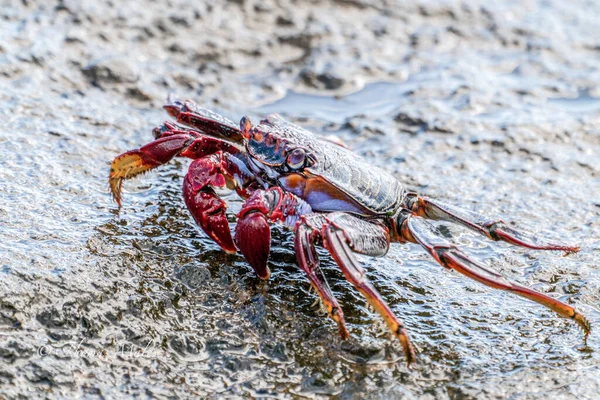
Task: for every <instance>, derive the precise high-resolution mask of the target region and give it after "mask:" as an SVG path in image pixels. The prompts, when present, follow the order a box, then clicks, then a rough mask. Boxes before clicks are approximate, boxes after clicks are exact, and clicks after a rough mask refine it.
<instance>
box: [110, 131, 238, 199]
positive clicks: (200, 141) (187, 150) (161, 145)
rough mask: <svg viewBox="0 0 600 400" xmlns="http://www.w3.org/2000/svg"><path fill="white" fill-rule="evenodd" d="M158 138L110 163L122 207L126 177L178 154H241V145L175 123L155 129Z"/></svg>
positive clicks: (112, 187)
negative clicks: (184, 128)
mask: <svg viewBox="0 0 600 400" xmlns="http://www.w3.org/2000/svg"><path fill="white" fill-rule="evenodd" d="M154 135H155V136H156V137H157V138H158V139H157V140H155V141H153V142H150V143H148V144H146V145H144V146H142V147H140V148H139V149H135V150H130V151H128V152H126V153H123V154H121V155H120V156H117V157H115V159H114V160H113V161H112V163H111V166H110V174H109V178H108V182H109V185H110V190H111V192H112V196H113V199H114V200H115V201H116V202H117V204H118V206H119V208H120V207H121V190H122V187H123V180H125V179H130V178H133V177H135V176H138V175H140V174H142V173H144V172H147V171H150V170H151V169H153V168H156V167H158V166H160V165H163V164H166V163H168V162H169V161H171V160H172V159H173V158H174V157H177V156H181V157H189V158H200V157H204V156H206V155H208V154H213V153H215V152H217V151H219V150H222V151H226V152H228V153H232V154H237V153H239V152H240V149H239V148H238V147H237V146H235V145H234V144H231V143H228V142H226V141H224V140H222V139H217V138H213V137H209V136H203V135H202V134H200V133H199V132H195V131H191V130H181V129H179V128H177V127H176V126H175V125H173V124H171V123H169V122H165V123H164V124H163V125H162V126H160V127H158V128H155V129H154Z"/></svg>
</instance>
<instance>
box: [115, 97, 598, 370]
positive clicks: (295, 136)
mask: <svg viewBox="0 0 600 400" xmlns="http://www.w3.org/2000/svg"><path fill="white" fill-rule="evenodd" d="M164 108H165V109H166V110H167V112H168V113H169V114H170V115H171V116H172V117H174V118H175V119H176V120H177V122H178V123H179V124H174V123H170V122H165V123H164V124H163V125H162V126H160V127H157V128H155V129H154V136H155V138H156V140H155V141H153V142H151V143H149V144H147V145H145V146H143V147H141V148H139V149H137V150H131V151H128V152H126V153H123V154H121V155H120V156H118V157H116V158H115V159H114V161H113V162H112V164H111V169H110V178H109V182H110V188H111V191H112V195H113V197H114V199H115V201H116V202H117V204H118V205H119V207H120V206H121V187H122V183H123V179H128V178H132V177H134V176H136V175H138V174H140V173H142V172H145V171H148V170H150V169H152V168H156V167H158V166H160V165H162V164H165V163H167V162H169V161H170V160H171V159H172V158H173V157H188V158H191V159H193V160H194V161H193V162H192V163H191V164H190V167H189V171H188V173H187V175H186V176H185V180H184V183H183V196H184V199H185V203H186V205H187V207H188V209H189V211H190V212H191V214H192V216H193V217H194V219H195V220H196V222H197V223H198V225H200V227H201V228H202V230H203V231H204V232H205V233H206V234H207V235H208V236H210V237H211V238H212V239H213V240H214V241H215V242H216V243H217V244H219V246H221V248H223V250H225V251H226V252H228V253H235V252H237V251H238V249H239V250H240V251H241V252H242V254H243V255H244V257H245V258H246V259H247V260H248V263H249V264H250V266H251V267H252V268H253V269H254V271H255V272H256V274H257V275H258V276H259V277H260V278H261V279H268V278H269V275H270V271H269V268H268V266H267V260H268V257H269V251H270V245H271V231H270V228H269V224H270V223H274V222H280V223H282V224H284V225H285V226H286V227H288V228H290V229H291V230H293V233H294V248H295V251H296V254H297V258H298V264H299V266H300V268H301V269H302V270H303V271H304V272H305V273H306V276H307V277H308V280H309V281H310V283H311V285H312V286H313V287H314V288H315V289H316V291H317V293H318V294H319V296H320V298H321V300H322V301H323V304H324V305H325V308H326V309H327V311H328V313H329V316H330V317H331V318H332V319H333V320H334V321H335V322H336V323H337V325H338V330H339V333H340V335H341V337H342V338H343V339H346V338H348V336H349V334H348V330H347V328H346V324H345V322H344V313H343V312H342V309H341V308H340V305H339V303H338V301H337V300H336V298H335V297H334V295H333V294H332V292H331V290H330V288H329V285H328V284H327V281H326V280H325V277H324V276H323V274H322V273H321V271H320V268H319V259H318V256H317V252H316V250H315V246H316V245H322V246H324V247H325V249H327V250H328V251H329V253H330V254H331V256H332V257H333V259H334V260H335V262H336V263H337V264H338V266H339V267H340V269H341V270H342V272H343V274H344V276H345V277H346V279H348V280H349V281H350V282H351V283H352V284H353V285H354V287H355V288H356V289H357V290H358V291H360V292H361V293H362V294H363V295H364V296H365V297H366V299H367V300H368V302H369V303H370V304H371V305H372V306H373V307H374V308H375V310H376V311H377V312H378V313H379V314H381V316H382V317H383V319H384V320H385V322H386V324H387V326H388V327H389V329H390V330H391V332H392V333H393V334H394V336H396V337H397V338H398V339H399V340H400V343H401V345H402V348H403V350H404V354H405V356H406V359H407V362H408V363H409V364H410V363H411V362H413V361H414V360H415V351H414V348H413V346H412V345H411V343H410V340H409V338H408V334H407V332H406V329H405V327H404V325H403V324H402V322H401V321H400V320H399V319H398V318H397V317H396V316H395V315H394V313H393V312H392V310H391V309H390V307H389V306H388V305H387V304H386V303H385V301H384V300H383V298H382V297H381V295H380V294H379V293H378V292H377V291H376V290H375V288H374V287H373V285H371V283H370V282H369V280H368V279H367V276H366V275H365V271H364V269H363V268H362V267H361V265H360V264H359V262H358V261H357V259H356V257H355V256H354V253H360V254H365V255H369V256H374V257H379V256H383V255H385V254H386V253H387V251H388V248H389V246H390V242H400V243H403V242H412V243H418V244H420V245H421V246H422V247H423V248H424V249H425V250H426V251H427V252H428V253H429V254H431V255H432V256H433V258H435V259H436V261H438V262H439V263H440V264H441V265H442V266H443V267H445V268H448V269H453V270H455V271H457V272H459V273H461V274H464V275H466V276H468V277H470V278H472V279H475V280H477V281H479V282H481V283H483V284H485V285H488V286H491V287H493V288H497V289H501V290H507V291H510V292H512V293H514V294H517V295H519V296H523V297H526V298H528V299H530V300H533V301H535V302H538V303H540V304H542V305H544V306H546V307H548V308H550V309H551V310H554V311H555V312H556V313H558V314H559V315H560V316H562V317H565V318H571V319H573V320H575V322H576V323H577V324H579V326H580V327H581V328H582V329H583V331H584V333H585V337H586V338H587V335H588V334H589V333H590V329H591V326H590V323H589V322H588V320H587V319H586V318H585V317H584V316H583V315H582V314H581V313H579V312H578V311H577V310H575V309H574V308H573V307H571V306H570V305H568V304H565V303H562V302H560V301H558V300H556V299H553V298H552V297H549V296H547V295H544V294H542V293H538V292H536V291H534V290H532V289H528V288H526V287H524V286H521V285H519V284H517V283H514V282H511V281H509V280H508V279H506V278H504V277H503V276H501V275H500V274H498V273H496V272H494V271H492V270H490V269H489V268H488V267H486V266H484V265H482V264H481V263H479V262H477V261H475V260H472V259H471V258H469V257H468V256H467V255H466V254H464V253H463V252H462V251H461V250H460V249H458V248H457V247H456V246H454V245H453V244H451V243H450V242H448V240H446V239H444V238H443V237H442V236H441V235H440V234H439V233H438V231H437V230H436V228H435V227H434V226H433V225H432V224H431V223H430V222H429V221H428V220H445V221H450V222H454V223H458V224H461V225H463V226H465V227H467V228H470V229H472V230H474V231H476V232H479V233H481V234H483V235H485V236H487V237H488V238H490V239H492V240H503V241H506V242H508V243H512V244H515V245H519V246H524V247H527V248H530V249H538V250H562V251H565V252H567V253H570V252H576V251H578V250H579V248H578V247H577V246H572V245H568V244H564V243H552V242H548V241H545V240H542V239H540V238H538V237H536V236H535V235H533V234H531V233H527V232H525V231H521V230H517V229H514V228H511V227H509V226H508V225H506V224H505V223H504V222H502V221H501V220H498V219H490V218H487V217H485V216H483V215H480V214H477V213H474V212H471V211H467V210H463V209H461V208H458V207H454V206H451V205H448V204H445V203H442V202H440V201H437V200H433V199H430V198H428V197H421V196H418V195H417V194H415V193H410V192H407V191H406V190H405V189H404V187H403V186H402V184H401V183H400V182H398V180H396V178H394V177H393V176H392V175H390V174H389V173H387V172H386V171H384V170H382V169H379V168H377V167H374V166H373V165H372V164H369V163H367V162H366V161H365V160H363V159H362V158H361V157H359V156H358V155H356V154H355V153H353V152H352V151H350V150H348V149H347V148H345V147H344V146H342V145H340V144H339V143H335V142H334V141H329V140H327V139H324V138H322V137H319V136H317V135H314V134H312V133H311V132H308V131H307V130H305V129H303V128H301V127H299V126H297V125H294V124H292V123H290V122H287V121H285V120H283V119H282V118H281V117H279V116H277V115H270V116H268V117H267V119H265V120H262V121H260V123H259V124H258V125H252V123H251V121H250V119H249V118H248V117H244V118H242V119H241V121H240V124H239V127H238V125H236V124H234V123H233V122H231V121H229V120H227V119H226V118H223V117H222V116H220V115H217V114H215V113H213V112H211V111H209V110H206V109H204V108H202V107H200V106H198V105H197V104H195V103H193V102H191V101H186V102H184V103H181V102H178V101H170V102H169V104H167V105H165V106H164ZM181 125H186V126H188V127H189V128H184V127H182V126H181ZM224 187H227V188H229V189H233V190H236V191H237V193H238V194H239V195H240V196H241V197H242V198H243V199H245V202H244V203H243V206H242V208H241V211H240V212H239V214H238V215H237V217H238V222H237V225H236V227H235V241H234V240H233V238H232V236H231V232H230V229H229V224H228V221H227V217H226V209H227V205H226V204H225V202H224V201H223V200H222V199H221V198H219V196H217V194H216V193H215V188H224Z"/></svg>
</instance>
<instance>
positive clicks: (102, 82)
mask: <svg viewBox="0 0 600 400" xmlns="http://www.w3.org/2000/svg"><path fill="white" fill-rule="evenodd" d="M82 72H83V75H85V76H86V77H87V78H88V80H89V82H90V83H91V84H92V85H94V86H98V87H105V86H110V85H114V84H120V83H135V82H137V80H138V76H137V75H136V74H135V73H134V72H133V70H132V69H131V67H130V66H129V64H127V63H126V62H124V61H123V60H121V59H116V58H109V59H103V60H98V61H95V62H92V63H90V64H88V65H87V66H86V67H84V68H83V69H82Z"/></svg>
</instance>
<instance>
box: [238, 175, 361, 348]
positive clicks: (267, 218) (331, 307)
mask: <svg viewBox="0 0 600 400" xmlns="http://www.w3.org/2000/svg"><path fill="white" fill-rule="evenodd" d="M309 213H311V209H310V206H309V205H308V204H306V203H305V202H304V201H303V200H301V199H299V198H298V197H296V196H295V195H293V194H291V193H289V192H284V191H283V190H281V189H280V188H278V187H274V188H270V189H268V190H266V191H263V190H257V191H256V192H254V193H253V195H252V196H251V197H250V198H249V199H248V200H246V202H245V203H244V205H243V206H242V210H241V211H240V213H239V214H238V217H239V220H238V224H237V226H236V229H235V241H236V243H237V245H238V247H239V248H240V251H241V252H242V254H244V256H245V257H246V259H247V260H248V263H249V264H250V265H251V266H252V268H253V269H254V271H255V272H256V274H257V275H258V276H259V277H260V278H261V279H268V278H269V276H270V274H271V272H270V271H269V268H268V266H267V259H268V257H269V251H270V246H271V229H270V228H269V222H283V223H284V224H285V225H286V226H288V227H290V228H291V227H294V226H296V227H297V228H296V232H295V241H296V243H302V245H301V248H302V249H303V251H302V252H301V253H298V263H299V265H300V268H301V269H302V270H303V271H304V272H305V273H306V276H307V277H308V280H309V281H310V284H311V285H312V287H313V288H314V289H315V290H316V291H317V293H318V295H319V297H320V298H321V300H322V301H323V304H324V305H325V309H326V310H327V313H328V314H329V316H330V317H331V319H333V320H334V321H335V322H336V323H337V324H338V330H339V333H340V336H341V337H342V339H347V338H348V337H349V334H348V329H347V328H346V322H345V320H344V313H343V311H342V309H341V307H340V305H339V303H338V301H337V299H336V298H335V296H334V295H333V293H331V289H330V287H329V284H328V283H327V281H326V280H325V278H324V277H323V276H322V273H321V270H320V268H319V262H318V257H317V254H316V252H315V249H314V245H312V228H310V227H309V226H308V225H306V224H296V223H297V221H298V220H299V219H300V218H301V216H302V215H306V214H309ZM298 246H300V245H297V246H296V247H297V248H298Z"/></svg>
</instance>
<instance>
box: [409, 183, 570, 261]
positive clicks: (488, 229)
mask: <svg viewBox="0 0 600 400" xmlns="http://www.w3.org/2000/svg"><path fill="white" fill-rule="evenodd" d="M407 205H408V207H407V208H409V209H411V210H412V211H413V212H414V213H416V214H417V215H419V216H421V217H425V218H428V219H436V220H444V221H450V222H455V223H458V224H461V225H463V226H465V227H467V228H469V229H473V230H474V231H477V232H479V233H481V234H482V235H485V236H487V237H488V238H490V239H492V240H502V241H505V242H508V243H511V244H514V245H517V246H522V247H526V248H529V249H534V250H560V251H564V252H566V253H567V254H569V253H576V252H578V251H579V246H575V245H572V244H567V243H562V242H558V241H557V242H551V241H547V240H544V239H542V238H539V237H537V236H536V235H534V234H533V233H530V232H527V231H524V230H519V229H515V228H511V227H510V226H508V225H507V224H505V223H504V222H503V221H502V220H498V219H490V218H488V217H486V216H484V215H481V214H478V213H475V212H472V211H468V210H463V209H461V208H459V207H455V206H451V205H448V204H445V203H443V202H441V201H437V200H432V199H430V198H428V197H417V196H416V195H409V199H408V202H407Z"/></svg>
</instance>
